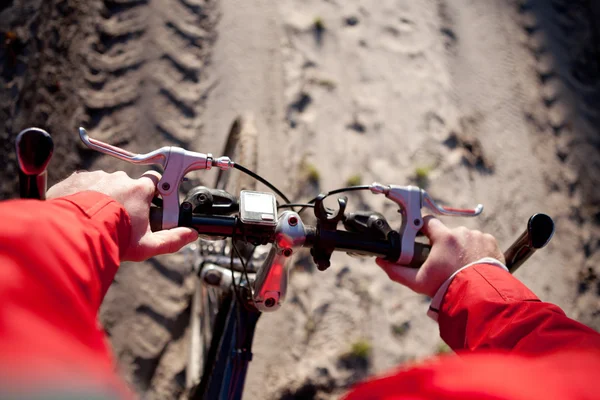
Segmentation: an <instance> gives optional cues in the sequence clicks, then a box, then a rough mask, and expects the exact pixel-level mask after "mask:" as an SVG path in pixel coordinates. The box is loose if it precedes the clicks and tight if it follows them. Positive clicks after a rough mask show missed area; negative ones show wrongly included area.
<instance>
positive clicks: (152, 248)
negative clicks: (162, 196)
mask: <svg viewBox="0 0 600 400" xmlns="http://www.w3.org/2000/svg"><path fill="white" fill-rule="evenodd" d="M160 178H161V176H160V174H159V173H158V172H155V171H148V172H146V173H145V174H144V175H142V177H141V178H139V179H131V178H130V177H129V176H128V175H127V174H126V173H125V172H123V171H118V172H114V173H112V174H109V173H106V172H104V171H93V172H75V173H73V174H72V175H71V176H69V177H68V178H67V179H65V180H64V181H62V182H59V183H57V184H56V185H54V186H52V187H51V188H50V189H49V190H48V192H47V194H46V198H47V199H52V198H56V197H62V196H68V195H71V194H75V193H77V192H82V191H86V190H91V191H95V192H100V193H103V194H106V195H108V196H110V197H112V198H113V199H115V200H116V201H117V202H118V203H120V204H121V205H122V206H123V207H124V208H125V210H126V211H127V214H129V218H130V219H131V235H130V238H131V239H130V241H129V246H128V247H127V249H125V251H123V252H122V254H123V258H122V261H143V260H147V259H148V258H150V257H154V256H157V255H159V254H166V253H174V252H176V251H177V250H179V249H180V248H182V247H183V246H185V245H186V244H188V243H191V242H193V241H195V240H196V239H198V233H197V232H196V231H195V230H193V229H190V228H183V227H178V228H173V229H168V230H163V231H159V232H152V231H151V230H150V221H149V213H150V203H151V202H152V198H153V197H154V194H155V192H156V184H157V183H158V181H159V180H160Z"/></svg>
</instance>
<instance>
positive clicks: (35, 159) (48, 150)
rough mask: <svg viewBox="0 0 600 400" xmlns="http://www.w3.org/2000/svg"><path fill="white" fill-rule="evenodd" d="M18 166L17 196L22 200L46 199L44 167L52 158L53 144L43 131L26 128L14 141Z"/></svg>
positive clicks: (48, 135) (45, 173)
mask: <svg viewBox="0 0 600 400" xmlns="http://www.w3.org/2000/svg"><path fill="white" fill-rule="evenodd" d="M15 147H16V152H17V161H18V164H19V194H20V196H21V198H23V199H39V200H45V199H46V187H47V177H48V174H47V172H46V167H47V166H48V163H49V162H50V158H52V152H53V151H54V142H53V141H52V137H51V136H50V134H49V133H48V132H46V131H44V130H43V129H39V128H28V129H24V130H23V131H21V132H19V134H18V135H17V138H16V140H15Z"/></svg>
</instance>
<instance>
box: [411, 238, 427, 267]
mask: <svg viewBox="0 0 600 400" xmlns="http://www.w3.org/2000/svg"><path fill="white" fill-rule="evenodd" d="M430 252H431V245H428V244H425V243H419V242H415V254H414V256H413V259H412V261H411V262H410V264H409V265H408V266H409V267H411V268H420V267H421V265H423V263H424V262H425V260H427V257H428V256H429V253H430Z"/></svg>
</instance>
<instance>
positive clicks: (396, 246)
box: [150, 207, 431, 268]
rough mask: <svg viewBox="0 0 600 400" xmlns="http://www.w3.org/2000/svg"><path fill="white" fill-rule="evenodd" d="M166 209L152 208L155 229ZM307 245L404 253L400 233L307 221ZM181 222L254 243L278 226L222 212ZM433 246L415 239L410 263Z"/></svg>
mask: <svg viewBox="0 0 600 400" xmlns="http://www.w3.org/2000/svg"><path fill="white" fill-rule="evenodd" d="M161 224H162V209H161V208H159V207H152V208H150V227H151V229H152V231H158V230H161V228H162V226H161ZM300 225H301V226H303V228H304V236H305V237H304V240H303V247H306V248H313V247H314V246H315V245H318V244H321V243H328V244H330V245H331V246H332V247H333V248H334V249H335V250H337V251H343V252H348V253H354V254H360V255H366V256H373V257H383V258H386V259H389V260H397V259H398V257H399V254H400V253H401V250H402V249H401V243H402V238H401V237H400V235H390V237H388V238H387V239H378V238H374V237H373V236H372V235H369V234H365V233H357V232H348V231H343V230H338V229H336V230H335V231H328V230H320V229H318V228H317V227H314V226H309V225H304V224H302V222H301V221H300ZM179 226H187V227H190V228H193V229H195V230H196V231H197V232H198V234H200V235H207V236H219V237H233V236H235V237H238V238H241V237H243V238H244V239H245V240H246V241H248V242H250V243H253V244H257V245H260V244H268V243H273V242H274V240H275V227H274V226H265V225H254V224H245V223H243V222H242V221H241V220H240V219H239V218H237V217H230V216H220V215H212V216H211V215H199V214H193V215H192V217H191V219H190V220H189V221H188V222H184V221H182V220H181V219H180V224H179ZM430 249H431V246H429V245H427V244H424V243H419V242H416V243H415V255H414V258H413V261H412V262H411V263H410V266H411V267H414V268H418V267H420V266H421V265H422V264H423V263H424V262H425V260H426V259H427V256H428V255H429V251H430Z"/></svg>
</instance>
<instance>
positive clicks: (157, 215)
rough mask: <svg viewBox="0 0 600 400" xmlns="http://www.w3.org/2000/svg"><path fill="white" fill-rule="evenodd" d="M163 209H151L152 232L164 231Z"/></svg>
mask: <svg viewBox="0 0 600 400" xmlns="http://www.w3.org/2000/svg"><path fill="white" fill-rule="evenodd" d="M162 217H163V209H162V208H159V207H150V230H152V232H157V231H162Z"/></svg>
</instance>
